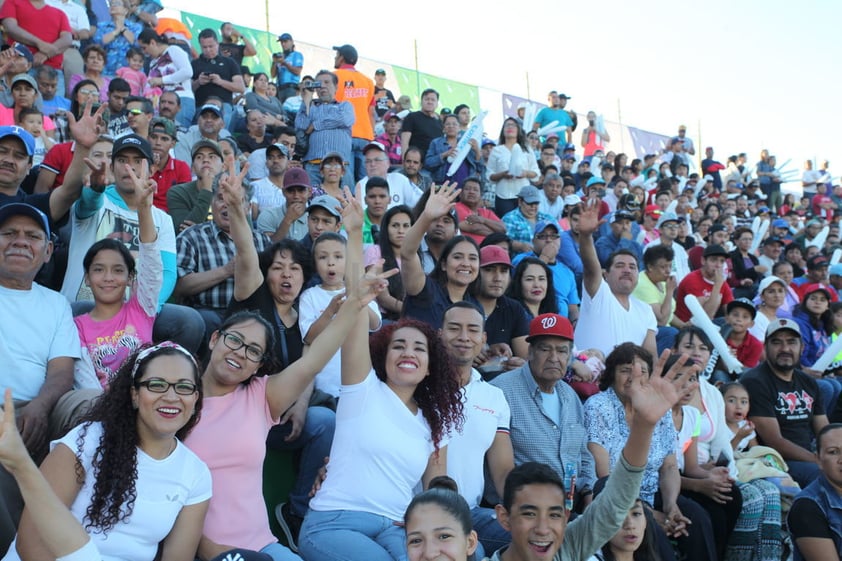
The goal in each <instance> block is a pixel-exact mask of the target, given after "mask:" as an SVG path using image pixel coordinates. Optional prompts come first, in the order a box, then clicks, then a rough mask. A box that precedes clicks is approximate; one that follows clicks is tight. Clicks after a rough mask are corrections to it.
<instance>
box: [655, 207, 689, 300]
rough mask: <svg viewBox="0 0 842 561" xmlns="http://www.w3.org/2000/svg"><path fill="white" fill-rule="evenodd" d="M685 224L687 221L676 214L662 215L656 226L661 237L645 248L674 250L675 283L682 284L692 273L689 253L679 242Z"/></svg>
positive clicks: (666, 213)
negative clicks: (661, 247)
mask: <svg viewBox="0 0 842 561" xmlns="http://www.w3.org/2000/svg"><path fill="white" fill-rule="evenodd" d="M685 222H686V220H685V219H684V217H683V216H678V215H676V214H675V213H674V212H663V213H661V216H660V218H658V223H657V225H656V227H657V228H658V232H659V233H660V236H658V238H657V239H655V240H652V241H651V242H649V243H648V244H646V246H645V247H644V249H646V248H649V247H652V246H655V245H663V246H666V247H669V248H670V249H672V251H673V260H672V274H673V275H675V282H677V283H681V281H682V280H684V277H686V276H687V275H688V274H689V273H690V261H689V257H688V256H687V251H686V250H685V249H684V247H683V246H682V245H681V244H680V243H679V241H678V235H679V232H680V230H681V225H682V224H684V223H685Z"/></svg>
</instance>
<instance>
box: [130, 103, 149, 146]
mask: <svg viewBox="0 0 842 561" xmlns="http://www.w3.org/2000/svg"><path fill="white" fill-rule="evenodd" d="M154 116H155V108H154V107H153V106H152V102H151V101H149V100H148V99H146V98H145V97H140V96H129V97H128V98H126V120H127V122H128V125H129V129H130V130H131V132H132V133H134V134H136V135H137V136H139V137H141V138H145V139H147V140H149V124H150V123H151V122H152V118H153V117H154Z"/></svg>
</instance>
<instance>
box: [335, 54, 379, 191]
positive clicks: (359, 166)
mask: <svg viewBox="0 0 842 561" xmlns="http://www.w3.org/2000/svg"><path fill="white" fill-rule="evenodd" d="M333 50H335V51H336V58H335V59H334V63H333V66H334V68H336V71H335V73H336V76H337V78H339V87H338V89H337V91H336V101H338V102H340V103H341V102H343V101H347V102H349V103H350V104H351V105H352V106H353V107H354V125H353V126H352V127H351V152H352V155H353V159H351V160H349V161H348V162H349V163H350V164H351V166H350V167H351V169H350V171H351V176H352V177H353V178H354V181H359V180H360V179H362V177H363V149H364V148H365V147H366V145H367V144H368V143H369V142H371V141H372V140H374V121H375V112H374V82H372V80H371V78H369V77H368V76H366V75H365V74H363V73H362V72H359V71H358V70H357V69H356V68H354V65H355V64H357V60H358V57H357V49H355V48H354V47H353V46H351V45H342V46H341V47H333Z"/></svg>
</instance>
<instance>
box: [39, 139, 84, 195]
mask: <svg viewBox="0 0 842 561" xmlns="http://www.w3.org/2000/svg"><path fill="white" fill-rule="evenodd" d="M75 148H76V143H74V142H60V143H58V144H56V145H55V146H53V147H52V148H50V149H49V150H48V151H47V153H46V154H45V155H44V161H43V162H41V168H42V169H46V170H49V171H51V172H53V173H54V174H56V178H55V180H54V181H53V184H52V185H51V186H50V189H55V188H56V187H58V186H59V185H62V184H63V183H64V174H65V173H67V170H68V169H70V162H72V161H73V151H74V149H75Z"/></svg>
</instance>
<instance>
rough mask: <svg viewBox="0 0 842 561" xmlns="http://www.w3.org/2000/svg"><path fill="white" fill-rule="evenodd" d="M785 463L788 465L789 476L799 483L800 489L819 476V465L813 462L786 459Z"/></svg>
mask: <svg viewBox="0 0 842 561" xmlns="http://www.w3.org/2000/svg"><path fill="white" fill-rule="evenodd" d="M786 465H787V467H789V476H790V477H792V478H793V479H794V480H795V482H796V483H798V484H799V485H801V488H802V489H803V488H804V487H806V486H807V485H809V484H810V483H812V482H813V480H814V479H815V478H816V477H818V476H819V473H821V472H820V471H819V465H818V464H817V463H815V462H802V461H798V460H787V461H786Z"/></svg>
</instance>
